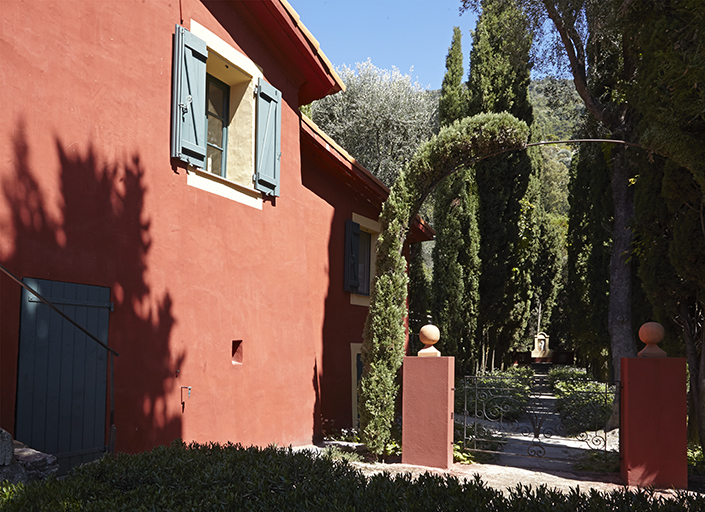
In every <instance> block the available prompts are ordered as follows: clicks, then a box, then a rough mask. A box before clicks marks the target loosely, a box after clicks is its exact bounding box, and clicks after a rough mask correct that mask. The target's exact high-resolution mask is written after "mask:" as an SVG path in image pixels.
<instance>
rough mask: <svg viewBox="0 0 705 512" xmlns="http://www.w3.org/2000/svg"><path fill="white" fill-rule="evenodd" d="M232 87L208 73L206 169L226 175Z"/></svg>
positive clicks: (219, 174)
mask: <svg viewBox="0 0 705 512" xmlns="http://www.w3.org/2000/svg"><path fill="white" fill-rule="evenodd" d="M229 99H230V87H228V86H227V85H226V84H225V83H223V82H221V81H220V80H218V79H217V78H215V77H214V76H212V75H208V74H207V75H206V118H207V123H206V126H207V133H208V137H207V139H206V144H207V148H206V171H208V172H210V173H213V174H217V175H218V176H223V177H225V176H226V163H227V157H226V155H227V153H226V148H227V145H228V118H227V116H228V112H229V109H228V100H229Z"/></svg>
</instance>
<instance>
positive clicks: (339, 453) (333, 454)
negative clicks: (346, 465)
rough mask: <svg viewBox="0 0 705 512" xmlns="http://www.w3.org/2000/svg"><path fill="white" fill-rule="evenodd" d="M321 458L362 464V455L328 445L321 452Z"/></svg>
mask: <svg viewBox="0 0 705 512" xmlns="http://www.w3.org/2000/svg"><path fill="white" fill-rule="evenodd" d="M322 456H323V457H327V458H329V459H331V460H344V461H347V462H362V460H363V458H362V455H360V454H359V453H356V452H351V451H348V450H343V449H342V448H341V447H340V446H335V445H330V446H326V447H325V449H324V450H323V455H322Z"/></svg>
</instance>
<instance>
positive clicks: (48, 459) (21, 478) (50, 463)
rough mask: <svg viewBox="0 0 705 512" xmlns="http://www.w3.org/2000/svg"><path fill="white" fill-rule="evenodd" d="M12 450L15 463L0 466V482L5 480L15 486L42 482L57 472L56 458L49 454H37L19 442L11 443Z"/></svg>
mask: <svg viewBox="0 0 705 512" xmlns="http://www.w3.org/2000/svg"><path fill="white" fill-rule="evenodd" d="M8 435H9V434H8ZM13 449H14V450H13V451H14V458H15V462H14V463H12V464H8V465H5V466H0V482H1V481H3V480H7V481H8V482H10V483H11V484H17V483H20V482H22V483H27V482H32V481H35V480H43V479H45V478H47V477H48V476H49V475H52V474H56V472H57V471H58V470H59V463H58V461H57V460H56V457H54V456H53V455H51V454H49V453H42V452H38V451H37V450H33V449H32V448H29V447H27V446H26V445H24V444H23V443H20V442H19V441H13Z"/></svg>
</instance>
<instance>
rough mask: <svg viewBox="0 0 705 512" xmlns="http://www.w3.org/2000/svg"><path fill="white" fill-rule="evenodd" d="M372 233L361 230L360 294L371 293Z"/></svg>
mask: <svg viewBox="0 0 705 512" xmlns="http://www.w3.org/2000/svg"><path fill="white" fill-rule="evenodd" d="M371 240H372V235H370V234H369V233H366V232H365V231H360V262H359V267H358V268H359V269H360V271H359V274H358V275H359V278H360V284H359V286H358V287H357V293H358V294H360V295H369V294H370V258H371V245H372V244H371Z"/></svg>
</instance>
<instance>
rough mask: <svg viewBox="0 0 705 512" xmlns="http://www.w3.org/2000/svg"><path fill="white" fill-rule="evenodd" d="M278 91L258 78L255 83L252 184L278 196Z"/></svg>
mask: <svg viewBox="0 0 705 512" xmlns="http://www.w3.org/2000/svg"><path fill="white" fill-rule="evenodd" d="M281 99H282V93H281V92H279V91H278V90H277V89H276V88H274V87H272V86H271V85H269V84H268V83H267V82H265V81H264V80H262V79H261V78H260V79H259V83H258V84H257V146H256V151H257V153H256V165H255V188H256V189H257V190H259V191H260V192H262V193H263V194H266V195H270V196H279V166H280V161H281V124H282V113H281Z"/></svg>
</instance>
